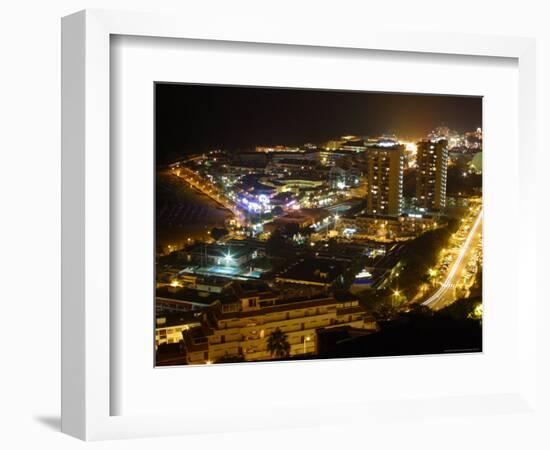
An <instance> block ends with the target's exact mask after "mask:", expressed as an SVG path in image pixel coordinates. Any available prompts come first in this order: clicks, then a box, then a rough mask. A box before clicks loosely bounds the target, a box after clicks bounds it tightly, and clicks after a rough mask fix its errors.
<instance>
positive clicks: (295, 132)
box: [155, 84, 481, 163]
mask: <svg viewBox="0 0 550 450" xmlns="http://www.w3.org/2000/svg"><path fill="white" fill-rule="evenodd" d="M441 124H445V125H447V126H448V127H450V128H451V129H456V130H457V131H468V130H473V129H475V128H477V127H479V126H481V98H479V97H451V96H435V95H410V94H409V95H404V94H379V93H369V92H349V91H348V92H342V91H318V90H317V91H316V90H296V89H273V88H250V87H225V86H207V85H186V84H157V85H156V137H155V139H156V149H157V160H158V161H159V162H161V163H162V162H168V161H170V160H171V159H172V158H174V157H175V156H177V155H182V154H185V153H195V152H199V151H205V150H210V149H214V148H222V149H225V150H236V149H253V148H254V147H255V146H257V145H278V144H280V145H300V144H304V143H306V142H312V143H321V142H323V141H326V140H328V139H331V138H336V137H339V136H342V135H347V134H355V135H373V136H376V135H380V134H384V133H395V134H398V135H399V136H403V137H412V138H420V137H422V136H424V135H425V134H426V133H428V132H429V131H430V130H432V129H433V128H435V127H436V126H438V125H441Z"/></svg>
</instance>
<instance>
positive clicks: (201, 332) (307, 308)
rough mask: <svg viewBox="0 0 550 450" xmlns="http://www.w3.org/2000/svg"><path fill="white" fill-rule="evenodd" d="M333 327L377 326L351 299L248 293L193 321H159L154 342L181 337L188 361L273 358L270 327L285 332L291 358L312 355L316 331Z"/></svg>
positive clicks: (189, 362) (314, 348)
mask: <svg viewBox="0 0 550 450" xmlns="http://www.w3.org/2000/svg"><path fill="white" fill-rule="evenodd" d="M229 306H231V308H229ZM339 326H346V327H351V328H354V329H357V330H365V332H369V331H373V330H376V326H377V325H376V321H375V320H374V319H373V318H372V317H371V316H369V315H368V314H367V313H366V312H365V310H364V309H363V308H362V307H361V306H360V305H359V301H358V300H356V299H355V300H346V301H338V300H336V299H334V298H333V297H332V296H326V297H315V298H303V299H294V300H292V301H286V300H283V299H282V298H280V297H278V296H277V295H273V294H271V293H270V294H267V295H263V296H262V295H256V294H253V295H247V296H242V297H241V298H240V299H239V301H238V303H234V304H233V303H232V304H231V305H222V306H221V307H220V306H218V307H214V308H213V309H212V310H211V311H210V312H209V313H207V314H205V316H204V317H203V319H202V320H200V321H198V322H195V323H191V324H186V325H180V324H166V325H165V326H163V324H160V325H159V326H158V327H157V331H156V345H157V346H158V345H161V344H163V343H176V342H178V340H181V339H183V343H182V344H183V345H184V346H185V349H186V359H187V363H188V364H205V363H209V362H216V361H220V360H223V359H224V358H235V357H236V358H242V359H243V360H245V361H257V360H269V359H273V358H274V357H273V355H271V354H270V352H269V350H268V348H267V340H268V338H269V335H270V333H272V332H273V331H275V330H276V329H279V330H281V331H282V332H283V333H285V334H286V336H287V339H288V343H289V344H290V353H289V356H296V355H300V354H314V353H316V351H317V332H316V330H317V329H320V328H323V329H329V328H335V327H339Z"/></svg>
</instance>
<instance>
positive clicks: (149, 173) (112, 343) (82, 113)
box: [62, 11, 537, 439]
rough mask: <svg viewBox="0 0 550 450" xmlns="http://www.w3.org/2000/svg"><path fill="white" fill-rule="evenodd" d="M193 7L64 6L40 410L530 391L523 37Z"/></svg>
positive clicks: (205, 414)
mask: <svg viewBox="0 0 550 450" xmlns="http://www.w3.org/2000/svg"><path fill="white" fill-rule="evenodd" d="M199 22H200V21H198V22H195V21H193V20H191V19H190V18H176V17H169V16H166V15H149V14H138V13H115V12H103V11H85V12H80V13H77V14H74V15H72V16H68V17H66V18H64V19H63V39H62V44H63V89H62V90H63V98H62V101H63V253H62V254H63V339H62V341H63V348H62V354H63V367H62V373H63V400H62V409H63V420H62V427H63V431H65V432H67V433H69V434H71V435H74V436H77V437H79V438H82V439H108V438H120V437H140V436H160V435H167V434H183V433H198V432H208V431H224V430H231V431H234V430H253V429H260V428H265V427H282V426H308V425H312V424H317V425H318V424H338V423H363V422H364V421H365V420H367V421H368V420H372V421H376V420H379V418H380V417H384V418H385V420H390V421H391V420H400V419H396V418H398V417H403V415H416V414H419V411H423V413H422V414H427V415H428V416H429V415H430V414H432V415H438V416H446V415H448V416H456V415H460V416H469V415H473V414H476V415H491V414H494V413H497V412H499V411H501V410H503V408H504V409H506V410H509V411H513V412H514V413H517V414H536V410H535V409H533V408H534V407H533V406H532V405H533V404H532V402H533V400H534V398H535V397H536V395H537V394H536V392H537V391H536V389H537V388H536V385H535V383H534V381H533V380H534V379H535V375H536V354H535V353H533V351H532V348H534V344H535V343H536V332H535V330H536V327H535V323H536V320H535V316H534V315H533V311H535V309H536V292H535V286H534V284H533V283H530V282H529V280H530V278H531V275H530V272H531V271H532V270H533V267H532V265H531V266H530V267H529V268H527V267H525V265H522V264H519V263H518V261H522V260H525V259H529V260H530V261H535V260H536V258H535V257H534V252H535V248H536V244H535V237H534V235H533V234H530V233H529V232H528V230H530V229H532V228H533V227H534V223H535V220H536V218H535V215H534V214H535V213H534V211H535V208H534V205H533V202H534V196H533V195H532V191H533V189H534V186H533V185H532V183H531V182H530V171H531V170H533V167H534V164H535V156H534V153H533V152H534V140H533V139H534V138H533V135H534V114H535V109H534V98H535V86H534V83H533V78H534V43H533V42H532V41H531V40H529V39H521V38H504V37H488V36H484V37H476V36H460V37H457V36H454V35H447V34H441V35H439V34H438V35H435V34H433V35H432V34H421V33H401V32H399V31H395V30H391V31H389V30H381V29H376V30H375V29H371V30H368V31H365V30H361V31H360V32H359V30H346V32H344V33H338V34H331V35H330V36H327V35H326V34H325V33H322V32H320V30H318V31H312V32H311V33H308V34H307V36H306V34H304V33H303V32H302V31H300V30H286V31H285V32H282V31H281V30H275V29H271V28H265V29H262V30H259V29H257V28H256V27H255V26H254V25H253V24H249V27H247V26H243V27H231V26H229V24H228V25H227V26H226V27H221V28H217V29H216V30H215V31H212V29H209V28H203V27H201V26H200V23H199ZM518 118H519V119H518ZM520 150H521V151H520ZM518 169H519V170H518ZM511 233H521V235H522V236H524V238H522V240H521V243H519V242H516V241H511V240H510V239H509V236H510V235H511ZM533 264H535V263H534V262H533ZM502 280H506V283H503V282H502ZM520 285H521V286H522V294H523V295H522V298H521V308H520V307H519V306H518V305H519V294H518V292H519V291H518V287H519V286H520ZM396 404H399V405H401V406H400V408H398V410H396V408H395V405H396ZM182 405H184V407H182ZM213 405H215V408H214V407H213ZM426 411H428V413H426ZM533 411H535V412H533ZM274 412H276V414H274Z"/></svg>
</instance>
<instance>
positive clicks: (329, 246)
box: [154, 83, 483, 366]
mask: <svg viewBox="0 0 550 450" xmlns="http://www.w3.org/2000/svg"><path fill="white" fill-rule="evenodd" d="M154 89H155V147H156V168H155V169H156V174H155V199H156V208H155V224H156V228H155V238H156V293H155V309H156V317H155V319H156V331H155V348H156V364H157V365H162V366H166V365H185V364H212V363H231V362H246V361H256V362H258V361H272V360H277V361H281V360H284V361H293V360H309V359H319V358H345V357H352V356H358V357H359V356H362V357H366V356H403V355H411V354H437V353H446V352H480V351H481V350H482V326H481V323H482V296H481V293H482V276H481V274H482V257H483V255H482V238H481V230H482V204H483V195H482V154H483V153H482V150H483V139H482V128H481V119H482V98H480V97H464V96H433V95H432V96H430V95H425V94H424V95H414V94H392V93H372V92H359V91H336V90H313V89H311V90H310V89H285V88H265V87H250V86H245V87H242V86H223V85H197V84H174V83H170V84H167V83H157V84H155V87H154ZM438 120H441V121H443V120H445V122H441V123H440V122H438ZM446 123H448V124H449V125H451V126H450V127H449V126H448V125H446ZM457 129H458V130H460V131H456V130H457ZM302 141H303V142H302ZM281 143H282V144H281Z"/></svg>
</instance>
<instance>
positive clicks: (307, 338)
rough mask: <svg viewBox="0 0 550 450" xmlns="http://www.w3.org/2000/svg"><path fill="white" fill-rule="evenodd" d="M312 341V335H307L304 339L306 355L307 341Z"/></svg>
mask: <svg viewBox="0 0 550 450" xmlns="http://www.w3.org/2000/svg"><path fill="white" fill-rule="evenodd" d="M309 341H311V337H309V336H306V337H305V339H304V355H305V354H306V342H309Z"/></svg>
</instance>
